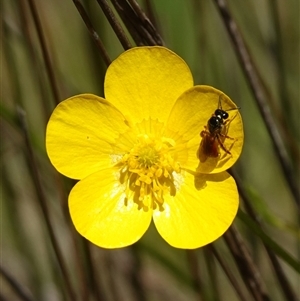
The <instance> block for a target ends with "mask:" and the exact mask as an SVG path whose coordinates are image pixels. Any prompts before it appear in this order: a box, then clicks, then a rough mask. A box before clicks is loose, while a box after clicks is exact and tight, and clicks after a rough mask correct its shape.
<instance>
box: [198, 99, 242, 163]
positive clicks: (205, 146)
mask: <svg viewBox="0 0 300 301" xmlns="http://www.w3.org/2000/svg"><path fill="white" fill-rule="evenodd" d="M238 109H239V108H233V109H229V110H227V111H224V110H223V109H222V104H221V95H220V96H219V104H218V108H217V109H216V110H215V112H214V114H213V115H212V117H210V118H209V120H208V122H207V126H204V128H205V129H204V130H203V131H202V132H201V133H200V136H201V137H202V141H201V144H200V151H201V152H202V154H203V155H204V156H205V158H207V157H213V158H216V157H218V156H219V146H220V147H221V148H222V149H223V150H224V151H225V152H226V153H227V154H229V155H231V153H230V151H229V150H228V149H226V147H225V146H224V141H225V139H226V138H228V139H234V138H231V137H229V136H227V131H228V125H229V123H230V122H231V121H232V119H230V120H228V117H229V115H228V113H227V112H228V111H231V110H238Z"/></svg>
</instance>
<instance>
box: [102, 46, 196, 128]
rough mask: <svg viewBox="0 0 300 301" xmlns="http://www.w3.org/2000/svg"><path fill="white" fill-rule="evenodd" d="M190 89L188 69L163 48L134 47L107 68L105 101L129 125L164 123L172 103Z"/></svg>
mask: <svg viewBox="0 0 300 301" xmlns="http://www.w3.org/2000/svg"><path fill="white" fill-rule="evenodd" d="M192 86H193V78H192V75H191V72H190V69H189V67H188V66H187V65H186V63H185V62H184V61H183V60H182V59H181V58H180V57H179V56H177V55H176V54H175V53H173V52H172V51H170V50H169V49H167V48H164V47H159V46H154V47H136V48H132V49H130V50H127V51H126V52H124V53H122V54H121V55H120V56H119V57H118V58H117V59H116V60H115V61H113V62H112V64H111V65H110V66H109V67H108V69H107V72H106V76H105V83H104V91H105V98H106V99H107V100H108V101H109V102H111V103H112V104H113V105H114V106H116V107H117V108H118V109H119V110H120V111H121V112H122V113H123V114H124V116H126V118H128V119H130V120H131V121H132V122H133V123H137V122H140V121H142V120H143V119H147V118H149V116H151V118H152V119H158V120H159V121H165V120H166V119H167V117H168V116H169V113H170V110H171V108H172V107H173V105H174V103H175V101H176V99H177V98H178V97H179V96H180V94H181V93H183V92H184V91H185V90H187V89H188V88H190V87H192Z"/></svg>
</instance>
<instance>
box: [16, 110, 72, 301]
mask: <svg viewBox="0 0 300 301" xmlns="http://www.w3.org/2000/svg"><path fill="white" fill-rule="evenodd" d="M17 114H18V119H19V122H20V126H21V130H22V132H23V136H24V139H25V145H26V149H27V156H28V164H29V170H30V172H31V174H32V179H33V182H34V187H35V190H36V193H37V196H38V200H39V205H40V207H41V210H42V213H43V216H44V221H45V224H46V227H47V230H48V233H49V237H50V240H51V244H52V246H53V249H54V252H55V255H56V258H57V261H58V264H59V266H60V269H61V272H62V276H63V279H64V282H65V287H66V290H67V293H68V295H69V300H71V301H76V298H75V292H74V290H73V288H72V285H71V280H70V278H69V275H68V272H67V267H66V264H65V261H64V259H63V255H62V253H61V250H60V248H59V244H58V241H57V239H56V237H55V234H54V231H53V226H52V223H51V220H50V214H49V211H48V208H47V200H46V197H45V194H44V191H43V188H42V183H41V180H40V175H39V172H38V167H37V163H36V160H35V157H34V153H33V149H32V145H31V142H30V138H29V133H28V129H27V122H26V115H25V112H24V110H23V109H21V108H20V107H18V108H17Z"/></svg>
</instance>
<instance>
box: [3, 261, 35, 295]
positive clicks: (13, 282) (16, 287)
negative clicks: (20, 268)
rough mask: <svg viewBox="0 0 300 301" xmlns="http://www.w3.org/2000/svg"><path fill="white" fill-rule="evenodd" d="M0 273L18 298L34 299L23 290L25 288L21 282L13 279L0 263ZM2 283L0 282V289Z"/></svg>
mask: <svg viewBox="0 0 300 301" xmlns="http://www.w3.org/2000/svg"><path fill="white" fill-rule="evenodd" d="M1 261H2V260H1ZM0 273H1V275H2V277H3V279H4V280H5V281H6V282H7V283H8V284H9V286H10V287H11V289H12V290H13V292H14V293H15V294H16V295H17V296H18V298H20V300H23V301H34V299H32V298H31V297H30V296H29V295H28V294H27V293H26V292H25V290H24V289H23V288H22V286H21V284H20V283H18V281H17V280H16V279H14V277H13V276H12V275H10V274H9V273H8V272H7V271H6V270H5V269H4V268H3V267H2V266H1V265H0ZM2 285H3V283H1V287H0V291H1V290H2ZM10 298H11V296H10ZM5 300H8V299H5ZM10 300H11V299H10Z"/></svg>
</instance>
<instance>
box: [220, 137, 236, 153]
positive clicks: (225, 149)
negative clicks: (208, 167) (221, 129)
mask: <svg viewBox="0 0 300 301" xmlns="http://www.w3.org/2000/svg"><path fill="white" fill-rule="evenodd" d="M220 136H222V137H223V136H224V137H226V138H229V139H234V138H231V137H228V136H226V135H221V134H220V135H217V139H218V142H219V145H220V146H221V148H222V149H223V151H224V152H226V153H227V154H229V155H231V152H230V151H229V150H228V149H227V148H226V147H225V146H224V144H223V142H222V140H221V139H220Z"/></svg>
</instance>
